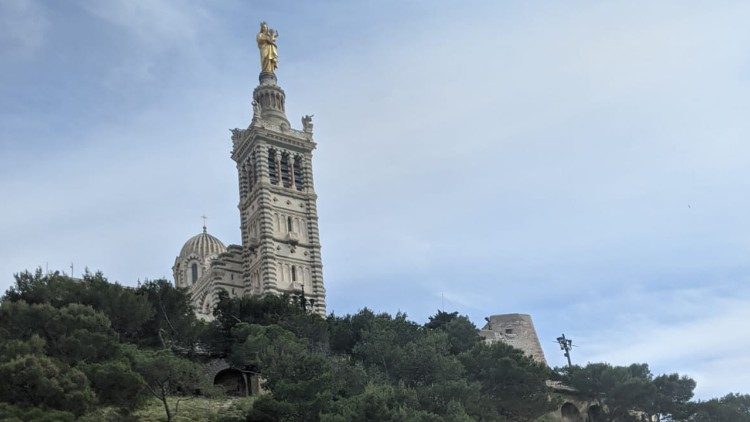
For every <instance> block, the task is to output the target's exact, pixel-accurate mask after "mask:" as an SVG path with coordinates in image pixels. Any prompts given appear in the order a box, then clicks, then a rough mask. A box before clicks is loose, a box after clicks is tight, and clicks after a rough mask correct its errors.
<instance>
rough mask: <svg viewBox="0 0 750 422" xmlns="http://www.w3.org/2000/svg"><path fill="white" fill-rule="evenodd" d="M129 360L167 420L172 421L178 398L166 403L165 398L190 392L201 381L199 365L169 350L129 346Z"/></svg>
mask: <svg viewBox="0 0 750 422" xmlns="http://www.w3.org/2000/svg"><path fill="white" fill-rule="evenodd" d="M127 356H128V359H130V360H131V364H132V366H133V368H134V370H135V372H137V373H138V374H139V375H140V376H141V377H142V378H143V381H144V383H143V385H144V386H145V388H146V390H148V392H150V393H151V394H152V395H153V396H154V397H156V398H157V399H159V400H160V401H161V402H162V404H163V405H164V411H165V412H166V415H167V420H168V421H170V422H171V421H172V419H173V418H174V415H175V414H177V412H178V410H179V404H180V399H177V400H176V401H175V403H174V407H172V406H170V404H169V399H170V398H172V397H173V396H175V395H178V394H183V395H185V394H194V393H195V391H196V390H198V389H199V388H200V387H201V385H202V384H203V379H202V373H201V370H200V366H199V365H197V364H195V363H193V362H191V361H190V360H188V359H184V358H181V357H178V356H175V355H174V353H172V352H171V351H170V350H155V351H151V350H138V349H135V348H129V350H128V353H127Z"/></svg>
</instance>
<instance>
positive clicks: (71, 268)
mask: <svg viewBox="0 0 750 422" xmlns="http://www.w3.org/2000/svg"><path fill="white" fill-rule="evenodd" d="M70 278H73V263H72V262H71V263H70Z"/></svg>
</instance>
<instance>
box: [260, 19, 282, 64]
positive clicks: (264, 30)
mask: <svg viewBox="0 0 750 422" xmlns="http://www.w3.org/2000/svg"><path fill="white" fill-rule="evenodd" d="M278 36H279V33H278V32H276V31H274V30H273V29H271V28H269V27H268V24H266V23H265V22H261V23H260V32H258V36H257V37H256V39H257V41H258V49H259V50H260V69H261V71H262V72H268V73H273V71H274V70H276V68H277V67H278V65H279V53H278V52H277V51H276V38H277V37H278Z"/></svg>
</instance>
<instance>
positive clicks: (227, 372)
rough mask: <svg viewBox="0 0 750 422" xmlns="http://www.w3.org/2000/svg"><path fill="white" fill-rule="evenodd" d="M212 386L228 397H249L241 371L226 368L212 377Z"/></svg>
mask: <svg viewBox="0 0 750 422" xmlns="http://www.w3.org/2000/svg"><path fill="white" fill-rule="evenodd" d="M214 385H216V386H218V387H219V388H221V389H222V391H224V392H225V393H226V394H227V395H228V396H239V397H244V396H249V395H250V391H249V390H248V385H247V377H246V376H245V374H243V373H242V371H240V370H238V369H234V368H227V369H223V370H221V371H219V373H218V374H216V376H215V377H214Z"/></svg>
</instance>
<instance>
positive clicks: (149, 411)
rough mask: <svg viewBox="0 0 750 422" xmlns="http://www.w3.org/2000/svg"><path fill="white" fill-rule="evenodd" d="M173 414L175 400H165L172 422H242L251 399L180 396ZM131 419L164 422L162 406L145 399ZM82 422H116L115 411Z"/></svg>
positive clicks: (96, 415)
mask: <svg viewBox="0 0 750 422" xmlns="http://www.w3.org/2000/svg"><path fill="white" fill-rule="evenodd" d="M179 399H180V405H179V408H178V409H177V413H176V414H175V412H174V407H175V402H176V401H177V398H171V399H169V406H170V409H171V410H172V414H173V415H174V417H173V420H174V421H175V422H187V421H191V422H192V421H196V422H229V421H244V420H245V416H246V415H247V412H248V411H249V410H250V407H251V406H252V404H253V400H254V399H255V398H254V397H231V398H228V397H222V398H205V397H180V398H179ZM132 419H134V420H138V421H144V422H163V421H166V420H167V414H166V412H165V411H164V405H163V404H162V402H161V401H159V400H157V399H152V400H149V401H148V402H147V403H146V404H145V405H144V406H143V407H141V408H140V409H138V410H135V411H134V412H133V418H132ZM80 420H81V421H85V422H94V421H96V422H99V421H120V420H123V419H122V418H121V417H118V416H117V412H116V410H115V409H112V408H105V409H100V410H98V411H96V412H94V413H92V414H88V415H86V416H84V417H83V418H81V419H80Z"/></svg>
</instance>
